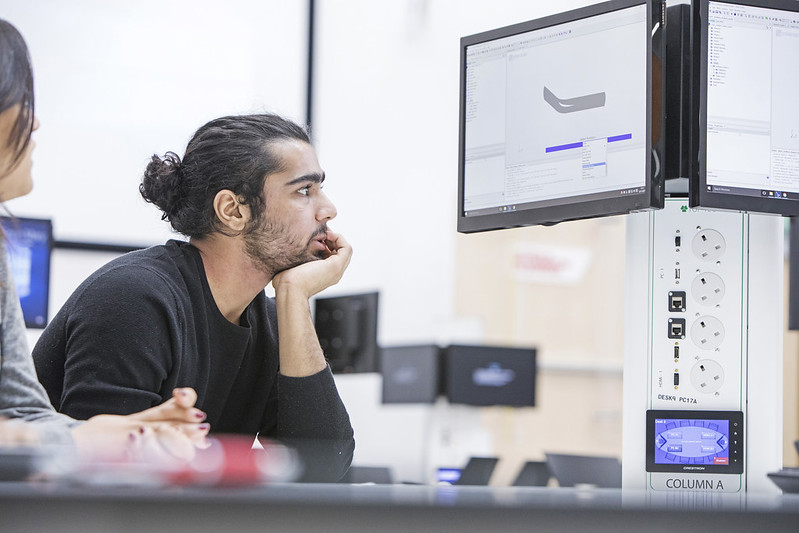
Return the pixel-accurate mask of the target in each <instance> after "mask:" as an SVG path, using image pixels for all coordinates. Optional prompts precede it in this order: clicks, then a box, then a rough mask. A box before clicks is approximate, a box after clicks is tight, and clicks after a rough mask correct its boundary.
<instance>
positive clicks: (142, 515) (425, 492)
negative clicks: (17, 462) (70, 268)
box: [0, 483, 799, 533]
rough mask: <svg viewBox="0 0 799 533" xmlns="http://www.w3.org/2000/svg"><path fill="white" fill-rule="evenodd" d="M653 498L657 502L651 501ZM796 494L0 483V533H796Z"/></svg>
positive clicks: (798, 506)
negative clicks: (654, 494) (531, 532)
mask: <svg viewBox="0 0 799 533" xmlns="http://www.w3.org/2000/svg"><path fill="white" fill-rule="evenodd" d="M658 497H659V495H658ZM797 524H799V495H779V494H778V495H752V494H749V495H729V494H712V495H711V494H703V493H687V492H686V493H670V494H668V495H667V496H666V495H664V496H663V497H662V499H657V498H654V499H653V497H652V495H651V494H649V495H648V494H644V493H635V492H623V491H621V490H616V489H592V490H583V489H567V488H538V487H507V488H494V487H470V486H463V487H455V486H423V485H344V484H276V485H270V486H263V487H248V488H241V487H98V486H88V487H87V486H76V485H64V484H59V485H50V484H43V483H42V484H25V483H0V530H2V531H15V532H25V531H59V532H65V533H69V532H72V531H75V532H93V531H139V532H141V531H146V532H153V531H170V532H174V531H191V532H204V531H214V532H220V531H223V532H224V531H231V528H235V531H244V530H248V529H250V528H252V530H253V531H264V530H270V531H302V532H304V533H305V532H317V531H319V532H330V531H355V532H358V531H370V532H372V531H403V532H407V531H458V532H459V533H460V532H471V531H481V532H485V531H490V532H492V533H494V532H497V531H522V530H524V531H528V530H539V531H559V532H572V531H574V532H580V533H584V532H585V531H613V532H621V533H624V532H636V533H639V532H649V531H651V532H655V531H657V532H658V533H662V532H663V531H724V532H725V533H729V532H735V531H746V532H751V531H758V530H760V531H769V533H771V532H775V531H792V532H795V531H797V528H799V526H797Z"/></svg>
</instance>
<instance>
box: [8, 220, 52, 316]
mask: <svg viewBox="0 0 799 533" xmlns="http://www.w3.org/2000/svg"><path fill="white" fill-rule="evenodd" d="M0 224H2V227H3V232H4V233H5V236H6V240H7V243H6V248H7V250H8V258H9V263H10V265H11V274H12V275H13V276H14V284H15V285H16V289H17V296H19V301H20V303H21V304H22V314H23V316H24V317H25V326H27V327H29V328H43V327H45V326H46V325H47V321H48V318H49V317H48V304H49V300H50V256H51V253H52V249H53V223H52V221H51V220H50V219H38V218H16V217H0Z"/></svg>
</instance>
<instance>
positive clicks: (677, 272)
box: [674, 268, 680, 279]
mask: <svg viewBox="0 0 799 533" xmlns="http://www.w3.org/2000/svg"><path fill="white" fill-rule="evenodd" d="M674 279H680V269H679V268H675V269H674Z"/></svg>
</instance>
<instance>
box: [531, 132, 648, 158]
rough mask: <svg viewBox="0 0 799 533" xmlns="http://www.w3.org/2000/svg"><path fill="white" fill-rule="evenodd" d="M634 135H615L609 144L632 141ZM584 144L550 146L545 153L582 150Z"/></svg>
mask: <svg viewBox="0 0 799 533" xmlns="http://www.w3.org/2000/svg"><path fill="white" fill-rule="evenodd" d="M632 138H633V134H632V133H623V134H621V135H614V136H613V137H608V142H609V143H612V142H616V141H626V140H628V139H632ZM582 146H583V142H582V141H578V142H576V143H569V144H559V145H557V146H548V147H547V148H546V149H545V150H544V151H545V152H546V153H547V154H548V153H550V152H560V151H561V150H571V149H572V148H582Z"/></svg>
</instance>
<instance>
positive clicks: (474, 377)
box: [444, 345, 537, 407]
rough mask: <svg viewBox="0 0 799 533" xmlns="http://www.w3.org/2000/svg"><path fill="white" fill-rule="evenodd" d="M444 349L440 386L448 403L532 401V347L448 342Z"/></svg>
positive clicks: (519, 404) (513, 403) (524, 403)
mask: <svg viewBox="0 0 799 533" xmlns="http://www.w3.org/2000/svg"><path fill="white" fill-rule="evenodd" d="M445 352H446V355H445V363H444V367H445V369H444V375H445V379H444V388H445V393H446V395H447V399H448V400H449V402H450V403H457V404H466V405H478V406H487V405H510V406H516V407H523V406H534V405H535V389H536V369H537V367H536V350H535V348H516V347H508V346H459V345H451V346H448V347H447V348H446V351H445Z"/></svg>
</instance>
